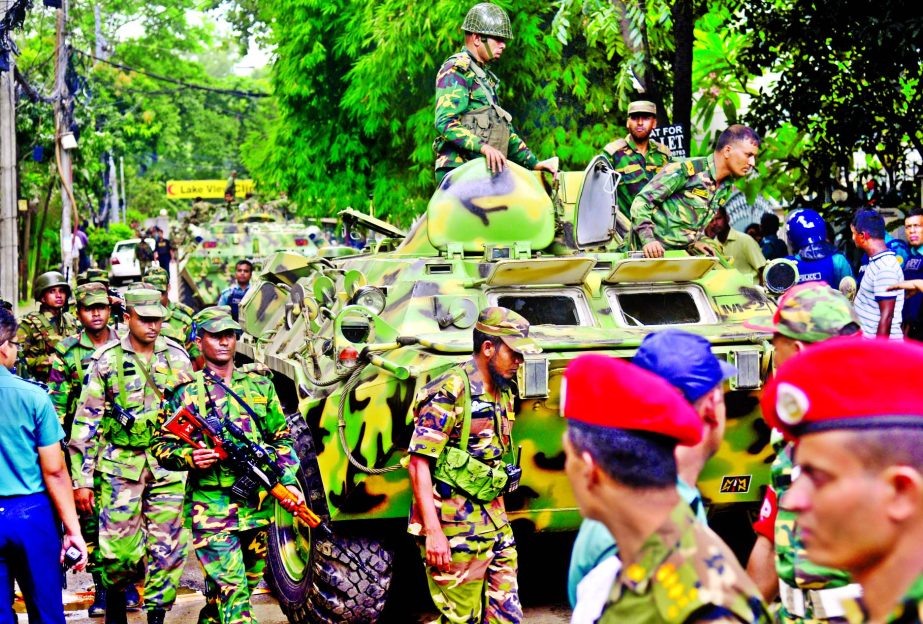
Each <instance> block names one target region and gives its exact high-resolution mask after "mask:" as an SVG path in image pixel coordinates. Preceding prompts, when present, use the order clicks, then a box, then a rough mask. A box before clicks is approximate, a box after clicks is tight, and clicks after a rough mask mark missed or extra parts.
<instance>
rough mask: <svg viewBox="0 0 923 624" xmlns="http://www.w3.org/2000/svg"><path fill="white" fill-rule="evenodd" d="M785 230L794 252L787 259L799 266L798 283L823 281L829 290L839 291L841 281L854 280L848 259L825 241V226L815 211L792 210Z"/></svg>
mask: <svg viewBox="0 0 923 624" xmlns="http://www.w3.org/2000/svg"><path fill="white" fill-rule="evenodd" d="M785 227H786V228H787V230H788V242H789V244H790V245H791V247H792V250H793V251H794V252H795V253H794V255H791V256H787V258H788V259H789V260H793V261H794V262H795V264H797V265H798V283H799V284H800V283H802V282H826V283H827V285H828V286H830V287H831V288H839V287H840V282H842V281H843V279H845V278H847V277H853V274H852V268H850V266H849V260H847V259H846V256H844V255H843V254H841V253H840V252H838V251H837V250H836V247H834V246H833V245H832V244H831V243H829V242H828V241H827V224H826V223H825V222H824V219H823V217H821V216H820V215H819V214H818V213H817V212H816V211H814V210H811V209H810V208H802V209H800V210H795V211H794V212H792V213H791V214H790V215H789V216H788V221H787V223H786V226H785Z"/></svg>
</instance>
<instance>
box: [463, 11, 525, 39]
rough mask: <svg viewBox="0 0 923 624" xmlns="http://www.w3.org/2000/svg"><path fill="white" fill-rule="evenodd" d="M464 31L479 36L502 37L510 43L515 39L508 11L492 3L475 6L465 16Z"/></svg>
mask: <svg viewBox="0 0 923 624" xmlns="http://www.w3.org/2000/svg"><path fill="white" fill-rule="evenodd" d="M462 30H463V31H465V32H468V33H476V34H478V35H488V36H493V37H501V38H503V39H506V40H507V41H510V40H512V39H513V29H512V27H510V16H509V15H507V14H506V11H504V10H503V9H501V8H500V7H498V6H497V5H496V4H493V3H491V2H481V3H480V4H475V5H474V6H473V7H471V9H470V10H469V11H468V14H467V15H465V22H464V23H463V24H462Z"/></svg>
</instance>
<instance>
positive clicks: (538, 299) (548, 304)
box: [497, 295, 580, 325]
mask: <svg viewBox="0 0 923 624" xmlns="http://www.w3.org/2000/svg"><path fill="white" fill-rule="evenodd" d="M497 305H498V306H501V307H504V308H509V309H510V310H513V311H514V312H518V313H519V314H522V315H523V316H524V317H526V320H527V321H529V324H531V325H580V315H579V314H577V304H576V302H575V301H574V300H573V299H571V298H570V297H566V296H560V295H557V296H555V295H540V296H529V297H522V296H515V295H503V296H500V297H498V298H497Z"/></svg>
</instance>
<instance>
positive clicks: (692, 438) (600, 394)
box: [561, 354, 702, 446]
mask: <svg viewBox="0 0 923 624" xmlns="http://www.w3.org/2000/svg"><path fill="white" fill-rule="evenodd" d="M561 411H562V413H563V415H564V417H565V418H568V419H570V420H573V421H576V422H582V423H586V424H588V425H595V426H598V427H610V428H613V429H626V430H631V431H649V432H651V433H659V434H661V435H665V436H668V437H670V438H674V439H675V440H676V441H677V442H678V443H679V444H683V445H690V446H691V445H693V444H697V443H698V442H699V440H701V439H702V418H701V417H700V416H699V415H698V413H697V412H696V411H695V410H694V409H693V408H692V406H691V405H690V404H689V402H688V401H686V399H685V398H683V395H682V393H680V391H679V390H677V389H676V388H675V387H674V386H672V385H670V383H669V382H667V381H666V380H665V379H663V378H662V377H660V376H658V375H655V374H654V373H651V372H649V371H646V370H644V369H643V368H641V367H640V366H635V365H634V364H629V363H628V362H625V361H623V360H620V359H618V358H612V357H607V356H605V355H595V354H587V355H581V356H580V357H578V358H577V359H575V360H574V361H573V362H571V363H570V364H569V365H568V367H567V370H565V371H564V380H563V381H562V382H561Z"/></svg>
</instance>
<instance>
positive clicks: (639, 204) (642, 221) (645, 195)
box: [631, 154, 734, 249]
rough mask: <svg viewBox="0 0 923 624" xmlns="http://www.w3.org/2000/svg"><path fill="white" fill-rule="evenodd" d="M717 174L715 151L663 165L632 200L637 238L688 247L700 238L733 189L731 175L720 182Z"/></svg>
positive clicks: (668, 245)
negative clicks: (703, 156)
mask: <svg viewBox="0 0 923 624" xmlns="http://www.w3.org/2000/svg"><path fill="white" fill-rule="evenodd" d="M715 175H716V173H715V156H714V154H712V155H710V156H708V157H707V158H692V159H689V160H684V161H680V162H673V163H670V164H668V165H666V166H664V168H663V169H661V170H660V173H658V174H657V175H655V176H654V179H653V180H651V181H650V182H649V183H648V185H647V186H645V187H644V188H643V189H642V190H641V192H640V193H639V194H638V196H637V197H635V199H634V201H633V202H632V204H631V223H632V226H633V228H634V231H635V234H636V235H637V239H638V242H640V244H641V245H642V246H643V245H646V244H648V243H651V242H653V241H660V243H661V244H663V246H664V247H665V248H666V249H685V248H686V247H688V246H689V245H690V244H692V243H694V242H695V241H697V240H698V239H699V238H700V237H701V236H702V232H703V230H704V229H705V226H706V225H708V222H709V221H711V219H712V217H714V216H715V213H716V212H717V211H718V208H719V207H720V206H722V205H724V203H725V202H726V201H727V200H728V198H729V197H730V195H731V193H732V192H733V189H734V186H733V184H731V182H730V179H726V180H724V181H723V182H722V183H721V184H718V183H717V182H716V181H715Z"/></svg>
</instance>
